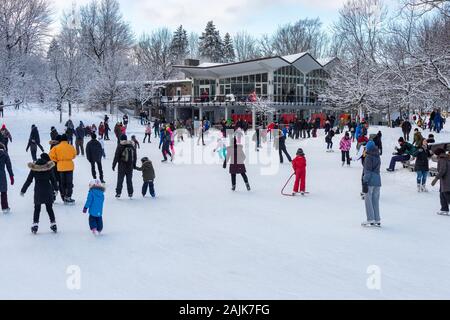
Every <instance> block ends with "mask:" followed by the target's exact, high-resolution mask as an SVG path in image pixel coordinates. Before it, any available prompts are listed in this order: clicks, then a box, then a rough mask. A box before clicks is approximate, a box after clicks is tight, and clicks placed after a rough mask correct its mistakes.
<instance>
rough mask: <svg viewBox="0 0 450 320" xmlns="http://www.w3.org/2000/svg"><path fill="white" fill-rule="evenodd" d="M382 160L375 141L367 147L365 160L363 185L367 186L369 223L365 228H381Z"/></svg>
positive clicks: (365, 223)
mask: <svg viewBox="0 0 450 320" xmlns="http://www.w3.org/2000/svg"><path fill="white" fill-rule="evenodd" d="M380 167H381V158H380V152H379V151H378V148H377V147H376V145H375V143H374V142H373V141H369V142H368V143H367V145H366V159H365V160H364V171H363V183H364V184H365V185H366V186H367V194H366V196H365V204H366V215H367V221H366V222H363V224H362V225H363V226H365V227H367V226H378V227H380V226H381V217H380V190H381V175H380Z"/></svg>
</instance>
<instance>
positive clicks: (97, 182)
mask: <svg viewBox="0 0 450 320" xmlns="http://www.w3.org/2000/svg"><path fill="white" fill-rule="evenodd" d="M102 186H103V185H102V182H101V181H100V180H99V179H94V180H91V182H89V188H94V187H102Z"/></svg>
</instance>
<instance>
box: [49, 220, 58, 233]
mask: <svg viewBox="0 0 450 320" xmlns="http://www.w3.org/2000/svg"><path fill="white" fill-rule="evenodd" d="M50 229H51V230H52V231H53V232H54V233H57V232H58V227H57V226H56V223H55V222H52V223H51V224H50Z"/></svg>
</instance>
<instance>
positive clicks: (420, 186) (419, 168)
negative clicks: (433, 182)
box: [413, 140, 431, 192]
mask: <svg viewBox="0 0 450 320" xmlns="http://www.w3.org/2000/svg"><path fill="white" fill-rule="evenodd" d="M413 155H414V157H415V158H416V162H415V164H414V170H415V171H416V173H417V191H418V192H427V188H426V184H427V178H428V174H429V172H430V164H429V159H430V158H431V153H430V151H429V150H428V143H427V141H426V140H424V141H423V143H422V146H421V147H420V148H417V150H416V151H415V152H414V154H413Z"/></svg>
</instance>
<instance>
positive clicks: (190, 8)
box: [50, 0, 395, 35]
mask: <svg viewBox="0 0 450 320" xmlns="http://www.w3.org/2000/svg"><path fill="white" fill-rule="evenodd" d="M50 1H52V2H53V7H54V10H55V13H57V17H60V16H61V13H62V11H63V10H70V9H71V8H72V3H73V2H74V1H75V2H76V4H77V6H78V7H79V6H81V5H84V4H86V3H88V2H90V0H74V1H72V0H50ZM386 1H395V0H386ZM119 2H120V5H121V11H122V13H123V16H124V18H125V20H126V21H128V22H129V23H130V25H131V27H132V29H133V31H134V32H135V33H136V34H137V35H139V34H141V33H142V32H144V31H146V32H150V31H151V30H152V29H155V28H159V27H163V26H165V27H169V28H170V29H175V28H176V27H177V26H179V25H180V24H182V25H183V26H184V28H185V29H187V30H188V31H189V32H190V31H195V32H197V33H201V32H202V31H203V30H204V29H205V26H206V23H207V22H208V21H209V20H213V21H214V23H215V24H216V26H217V27H218V29H219V30H220V31H221V33H222V34H224V33H225V32H230V33H231V34H234V33H236V32H238V31H242V30H246V31H248V32H249V33H251V34H254V35H261V34H263V33H269V34H270V33H272V32H273V31H274V30H276V28H277V27H278V26H279V25H282V24H286V23H288V22H294V21H297V20H298V19H301V18H307V17H308V18H316V17H319V18H320V19H321V21H322V22H323V23H324V25H325V26H326V27H329V26H331V24H332V23H333V21H335V20H336V19H337V17H338V9H339V8H340V7H342V5H343V3H344V2H345V0H119Z"/></svg>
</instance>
